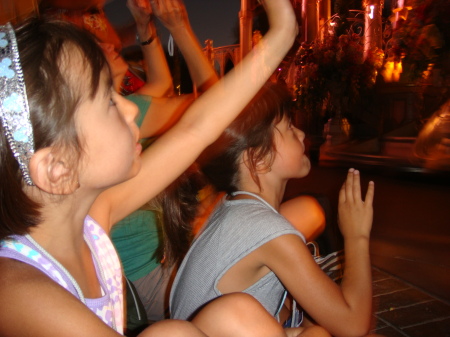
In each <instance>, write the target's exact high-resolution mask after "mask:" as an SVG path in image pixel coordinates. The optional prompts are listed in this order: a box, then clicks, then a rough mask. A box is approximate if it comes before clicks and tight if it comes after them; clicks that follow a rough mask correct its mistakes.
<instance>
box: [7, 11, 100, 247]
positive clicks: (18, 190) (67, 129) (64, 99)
mask: <svg viewBox="0 0 450 337" xmlns="http://www.w3.org/2000/svg"><path fill="white" fill-rule="evenodd" d="M15 32H16V39H17V45H18V49H19V55H20V61H21V65H22V70H23V75H24V79H25V85H26V91H27V98H28V104H29V107H30V115H31V123H32V126H33V136H34V144H35V151H38V150H39V149H42V148H45V147H48V146H52V147H53V148H54V149H55V153H56V155H58V154H59V155H60V154H62V153H63V152H67V151H70V152H69V153H71V155H72V156H71V160H72V162H71V164H75V163H76V162H77V161H78V159H79V157H80V155H81V152H82V150H81V145H80V139H79V137H78V135H77V132H76V128H75V121H74V114H75V111H76V109H77V107H78V105H79V103H80V101H81V99H82V98H83V97H86V96H88V97H89V98H93V97H94V96H95V95H96V93H97V91H98V88H99V83H100V75H101V72H102V71H103V70H104V69H105V68H106V69H107V63H106V60H105V57H104V55H103V52H102V50H101V49H100V47H99V46H98V45H97V43H96V41H95V40H94V38H93V37H92V35H91V34H90V33H88V32H85V31H83V30H81V29H79V28H77V27H75V26H74V25H72V24H69V23H65V22H61V21H56V20H49V19H43V18H30V19H28V20H27V21H25V22H23V23H22V24H20V25H18V26H17V27H15ZM77 51H78V54H77ZM74 52H75V55H80V58H81V60H82V61H83V62H84V63H83V68H82V69H84V70H85V71H83V72H82V73H81V74H80V73H75V71H73V70H72V69H71V68H70V66H72V65H73V64H71V62H69V63H68V61H70V56H71V55H73V53H74ZM76 69H80V67H76ZM80 75H81V76H83V78H82V77H80ZM0 177H2V185H1V188H0V200H1V203H0V223H1V226H0V239H2V238H5V237H7V236H8V235H12V234H20V235H23V234H26V233H28V231H29V228H30V227H33V226H36V225H38V224H39V222H40V220H41V219H40V212H39V208H40V205H38V204H37V203H36V202H34V201H33V200H31V199H30V198H29V197H28V196H27V195H26V194H25V193H24V191H23V190H22V188H23V180H22V175H21V172H20V170H19V166H18V164H17V162H16V160H15V159H14V157H13V154H12V152H11V150H10V148H9V146H8V144H7V142H6V138H5V134H4V132H3V128H1V127H0Z"/></svg>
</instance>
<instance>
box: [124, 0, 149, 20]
mask: <svg viewBox="0 0 450 337" xmlns="http://www.w3.org/2000/svg"><path fill="white" fill-rule="evenodd" d="M127 7H128V9H129V10H130V12H131V14H132V15H133V18H134V20H135V21H136V24H137V25H142V26H144V25H147V24H148V23H149V21H150V20H151V16H152V14H153V13H152V7H151V6H150V3H149V1H148V0H128V1H127Z"/></svg>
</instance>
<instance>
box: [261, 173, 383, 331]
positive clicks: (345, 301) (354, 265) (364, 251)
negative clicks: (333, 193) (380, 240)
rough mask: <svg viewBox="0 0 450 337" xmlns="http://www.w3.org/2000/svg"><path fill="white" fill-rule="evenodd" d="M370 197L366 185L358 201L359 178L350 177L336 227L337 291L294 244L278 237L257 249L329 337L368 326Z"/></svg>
mask: <svg viewBox="0 0 450 337" xmlns="http://www.w3.org/2000/svg"><path fill="white" fill-rule="evenodd" d="M373 195H374V187H373V183H371V184H369V188H368V191H367V194H366V198H365V201H363V200H362V198H361V189H360V182H359V172H357V171H350V172H349V174H348V176H347V180H346V182H345V184H344V185H343V188H342V189H341V192H340V197H339V218H340V227H341V231H342V234H343V236H344V239H345V253H346V265H345V271H344V278H343V280H342V283H341V285H340V287H339V286H338V285H337V284H336V283H334V282H333V281H332V280H331V279H330V278H329V277H328V276H327V275H326V274H325V273H324V272H323V271H322V270H321V269H320V268H319V266H318V265H317V264H316V263H315V261H314V260H313V258H312V257H311V254H310V253H309V250H308V249H307V247H306V245H305V244H304V243H303V242H302V241H301V239H300V238H298V237H296V236H294V235H284V236H281V237H279V238H277V239H275V240H272V241H270V242H269V243H267V244H265V245H264V246H262V247H261V249H262V252H261V254H262V255H263V256H264V257H263V259H264V261H266V265H267V266H268V267H269V268H270V269H271V270H273V271H274V272H275V274H276V275H277V276H278V277H279V278H280V280H281V281H282V282H283V284H284V285H285V286H286V288H287V289H288V291H289V292H290V293H291V294H292V295H293V296H294V298H295V299H296V300H297V302H298V303H299V304H300V305H301V306H302V307H303V309H305V311H307V312H308V313H309V314H310V315H311V317H312V318H313V319H314V320H315V321H316V322H317V323H318V324H319V325H320V326H322V327H324V328H325V329H327V330H328V331H329V332H330V333H331V334H332V335H333V336H346V337H349V336H362V335H364V334H366V333H367V331H368V329H369V326H370V319H371V310H372V281H371V271H370V268H371V267H370V258H369V235H370V229H371V226H372V215H373V210H372V201H373ZM293 266H295V268H293Z"/></svg>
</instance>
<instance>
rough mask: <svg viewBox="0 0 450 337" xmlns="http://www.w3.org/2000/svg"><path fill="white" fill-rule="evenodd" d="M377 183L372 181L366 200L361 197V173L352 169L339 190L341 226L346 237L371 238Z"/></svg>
mask: <svg viewBox="0 0 450 337" xmlns="http://www.w3.org/2000/svg"><path fill="white" fill-rule="evenodd" d="M374 191H375V185H374V183H373V182H372V181H371V182H369V186H368V189H367V192H366V197H365V200H363V199H362V197H361V184H360V174H359V171H358V170H355V169H350V170H349V172H348V175H347V179H346V181H345V182H344V184H343V185H342V188H341V190H340V192H339V226H340V230H341V233H342V235H343V236H344V238H345V239H353V238H358V237H363V238H366V239H369V237H370V230H371V228H372V219H373V206H372V203H373V197H374Z"/></svg>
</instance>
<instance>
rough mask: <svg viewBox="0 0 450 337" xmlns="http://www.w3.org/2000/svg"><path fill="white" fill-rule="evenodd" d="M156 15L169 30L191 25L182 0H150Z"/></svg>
mask: <svg viewBox="0 0 450 337" xmlns="http://www.w3.org/2000/svg"><path fill="white" fill-rule="evenodd" d="M150 2H151V5H152V8H153V12H154V14H155V16H156V17H157V18H158V19H159V21H161V23H162V24H163V25H164V26H165V27H166V28H167V29H168V30H169V31H172V30H173V29H175V28H179V27H184V26H188V25H189V19H188V15H187V11H186V7H185V6H184V3H183V1H181V0H150Z"/></svg>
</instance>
